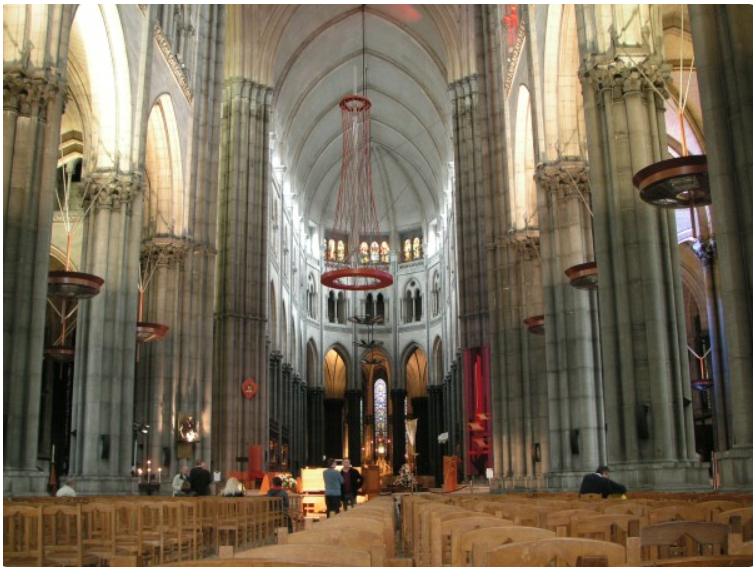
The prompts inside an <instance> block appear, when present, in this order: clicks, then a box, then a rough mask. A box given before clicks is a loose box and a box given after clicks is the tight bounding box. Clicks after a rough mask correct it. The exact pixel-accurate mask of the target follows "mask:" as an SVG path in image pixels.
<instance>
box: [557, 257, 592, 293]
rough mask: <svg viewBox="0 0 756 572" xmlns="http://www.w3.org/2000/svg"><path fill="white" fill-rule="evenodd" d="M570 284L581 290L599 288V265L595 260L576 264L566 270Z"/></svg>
mask: <svg viewBox="0 0 756 572" xmlns="http://www.w3.org/2000/svg"><path fill="white" fill-rule="evenodd" d="M564 274H565V276H567V279H568V280H569V281H570V286H572V287H574V288H578V289H579V290H596V289H598V266H596V263H595V262H584V263H583V264H576V265H575V266H571V267H570V268H568V269H567V270H565V271H564Z"/></svg>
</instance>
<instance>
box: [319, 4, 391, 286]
mask: <svg viewBox="0 0 756 572" xmlns="http://www.w3.org/2000/svg"><path fill="white" fill-rule="evenodd" d="M362 64H363V77H362V82H363V83H362V85H363V94H364V93H365V89H366V83H365V8H364V6H363V8H362ZM371 106H372V103H371V102H370V100H369V99H368V98H367V97H366V96H365V95H356V94H353V95H348V96H346V97H344V98H342V99H341V101H340V102H339V108H340V109H341V127H342V138H343V152H342V162H341V176H340V179H339V196H338V200H337V202H336V213H335V215H334V222H333V228H332V229H331V232H330V234H331V236H330V240H329V241H328V243H330V244H338V245H339V248H338V251H337V252H336V253H334V252H332V251H329V252H328V254H327V256H326V260H325V267H326V271H325V272H324V273H323V275H322V276H321V278H320V282H321V284H323V285H324V286H327V287H329V288H335V289H337V290H377V289H380V288H385V287H387V286H390V285H391V284H393V283H394V278H393V276H392V275H391V273H390V272H388V262H387V261H384V260H381V258H380V257H378V259H377V260H376V259H374V258H373V257H372V256H368V257H367V259H365V257H363V256H361V253H360V244H361V243H363V242H366V243H367V244H368V245H371V244H373V243H374V242H375V243H380V241H381V234H380V228H379V226H378V215H377V213H376V208H375V197H374V193H373V180H372V174H371V167H370V108H371Z"/></svg>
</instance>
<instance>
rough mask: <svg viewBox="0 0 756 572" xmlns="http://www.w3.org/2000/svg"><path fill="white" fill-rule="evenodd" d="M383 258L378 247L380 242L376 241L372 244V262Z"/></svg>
mask: <svg viewBox="0 0 756 572" xmlns="http://www.w3.org/2000/svg"><path fill="white" fill-rule="evenodd" d="M380 260H381V253H380V250H379V247H378V243H377V242H374V243H372V244H371V245H370V262H372V263H373V264H375V263H376V262H379V261H380Z"/></svg>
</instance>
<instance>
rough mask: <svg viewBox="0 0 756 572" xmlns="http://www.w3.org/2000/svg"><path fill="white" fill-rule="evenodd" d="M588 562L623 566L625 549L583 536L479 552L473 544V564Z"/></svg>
mask: <svg viewBox="0 0 756 572" xmlns="http://www.w3.org/2000/svg"><path fill="white" fill-rule="evenodd" d="M478 558H481V559H482V560H484V561H483V562H481V561H480V560H479V559H478ZM588 562H590V563H591V564H592V565H603V566H625V565H626V558H625V549H624V548H623V547H622V546H620V545H619V544H614V543H612V542H603V541H601V540H586V539H584V538H546V539H542V540H532V541H529V542H513V543H511V544H505V545H504V546H499V547H497V548H494V549H491V550H488V551H485V552H481V553H478V552H477V547H476V546H473V564H474V565H476V566H478V565H481V566H515V567H521V566H583V565H588Z"/></svg>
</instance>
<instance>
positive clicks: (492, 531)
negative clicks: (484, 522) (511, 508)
mask: <svg viewBox="0 0 756 572" xmlns="http://www.w3.org/2000/svg"><path fill="white" fill-rule="evenodd" d="M543 538H555V535H554V533H553V532H551V531H549V530H546V529H544V528H534V527H532V526H513V525H511V526H510V525H507V526H501V525H499V526H492V527H485V528H478V529H473V530H468V531H465V532H460V533H459V534H452V558H451V565H452V566H455V567H456V566H468V563H469V562H470V560H471V555H472V549H473V545H476V546H478V548H477V550H479V551H480V550H484V551H485V550H490V549H492V548H495V547H496V546H501V545H502V544H508V543H510V542H525V541H529V540H540V539H543Z"/></svg>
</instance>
